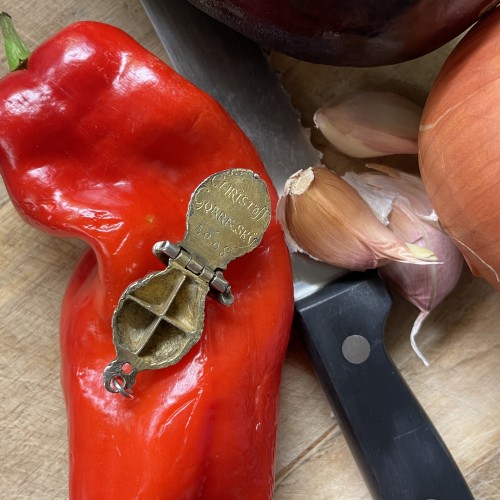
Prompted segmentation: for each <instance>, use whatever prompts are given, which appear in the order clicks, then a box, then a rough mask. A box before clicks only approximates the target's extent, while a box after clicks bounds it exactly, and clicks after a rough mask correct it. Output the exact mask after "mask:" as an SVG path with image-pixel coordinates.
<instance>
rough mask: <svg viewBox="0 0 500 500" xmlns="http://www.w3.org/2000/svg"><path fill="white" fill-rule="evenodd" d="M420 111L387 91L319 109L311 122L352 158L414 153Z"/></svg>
mask: <svg viewBox="0 0 500 500" xmlns="http://www.w3.org/2000/svg"><path fill="white" fill-rule="evenodd" d="M421 114H422V108H421V107H420V106H418V105H417V104H415V103H414V102H412V101H410V100H408V99H406V98H404V97H402V96H400V95H397V94H394V93H391V92H358V93H356V94H353V95H351V96H349V97H348V98H346V99H344V100H342V101H341V102H338V103H336V104H331V105H328V106H325V107H322V108H320V109H318V110H317V111H316V113H315V114H314V123H315V124H316V126H317V127H318V128H319V130H320V131H321V133H322V134H323V135H324V136H325V138H326V139H327V140H328V141H329V142H330V143H331V144H332V145H333V146H335V148H337V149H338V150H339V151H341V152H342V153H344V154H346V155H348V156H351V157H353V158H373V157H377V156H388V155H395V154H417V152H418V146H417V140H418V131H419V124H420V118H421Z"/></svg>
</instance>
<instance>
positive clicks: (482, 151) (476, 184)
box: [419, 8, 500, 290]
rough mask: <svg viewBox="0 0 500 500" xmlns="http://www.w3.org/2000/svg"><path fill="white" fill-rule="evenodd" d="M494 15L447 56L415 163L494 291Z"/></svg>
mask: <svg viewBox="0 0 500 500" xmlns="http://www.w3.org/2000/svg"><path fill="white" fill-rule="evenodd" d="M499 128H500V10H499V9H498V8H497V9H495V10H493V11H492V12H491V13H490V14H489V15H487V16H486V17H485V18H483V19H482V20H480V21H479V22H478V23H477V24H476V25H475V26H474V27H473V28H472V29H471V30H470V31H469V32H468V33H467V34H466V35H465V37H464V38H463V39H462V40H461V41H460V43H459V44H458V45H457V46H456V48H455V49H454V50H453V52H452V53H451V55H450V56H449V58H448V59H447V61H446V62H445V64H444V66H443V68H442V69H441V71H440V73H439V75H438V78H437V80H436V82H435V84H434V85H433V87H432V90H431V92H430V95H429V98H428V100H427V102H426V105H425V108H424V112H423V115H422V121H421V125H420V134H419V164H420V171H421V174H422V180H423V182H424V184H425V187H426V190H427V193H428V195H429V198H430V199H431V203H432V206H433V207H434V209H435V211H436V213H437V215H438V217H439V220H440V222H441V224H442V226H443V228H444V230H445V231H446V232H447V233H448V234H449V235H450V236H451V237H452V239H453V240H454V242H455V244H456V245H457V246H458V248H459V249H460V250H461V251H462V253H463V255H464V257H465V259H466V261H467V263H468V265H469V267H470V269H471V270H472V272H473V273H474V274H475V275H477V276H482V277H483V278H484V279H485V280H487V281H488V283H490V285H492V286H493V288H495V289H497V290H500V140H499V138H498V129H499Z"/></svg>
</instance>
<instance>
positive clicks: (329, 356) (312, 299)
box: [141, 0, 473, 500]
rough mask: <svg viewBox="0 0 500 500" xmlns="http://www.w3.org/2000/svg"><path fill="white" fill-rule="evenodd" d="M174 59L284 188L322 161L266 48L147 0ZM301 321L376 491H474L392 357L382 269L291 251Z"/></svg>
mask: <svg viewBox="0 0 500 500" xmlns="http://www.w3.org/2000/svg"><path fill="white" fill-rule="evenodd" d="M141 3H142V4H143V6H144V9H145V11H146V13H147V15H148V17H149V18H150V20H151V21H152V24H153V26H154V28H155V30H156V32H157V34H158V36H159V38H160V40H161V42H162V44H163V46H164V47H165V49H166V51H167V55H168V56H169V58H170V60H171V62H172V64H173V66H174V68H175V69H176V70H177V71H178V72H179V73H180V74H181V75H183V76H184V77H186V78H187V79H188V80H190V81H191V82H192V83H194V84H195V85H197V86H198V87H200V88H201V89H203V90H204V91H205V92H207V93H208V94H210V95H212V97H214V98H215V99H216V100H217V101H218V102H219V103H220V104H221V105H222V106H223V107H224V108H225V109H226V110H227V111H228V112H229V113H230V114H231V116H232V117H233V119H234V120H235V121H236V122H237V123H238V125H239V126H240V127H241V128H242V129H243V131H244V132H245V133H246V135H247V136H248V137H249V139H250V140H251V141H252V142H253V144H254V145H255V147H256V148H257V150H258V151H259V153H260V155H261V158H262V160H263V162H264V165H265V166H266V170H267V172H268V174H269V175H270V177H271V179H272V180H273V183H274V184H275V186H276V188H277V190H278V192H281V191H282V190H283V186H284V183H285V181H286V179H287V178H288V177H289V176H290V175H291V174H293V173H294V172H296V171H297V170H299V169H301V168H307V167H309V166H314V165H317V164H319V163H320V157H319V153H318V151H316V150H315V149H314V148H313V147H312V145H311V143H310V141H309V137H308V135H307V132H306V131H305V130H304V129H303V128H302V126H301V124H300V121H299V117H298V114H297V113H296V111H295V110H294V109H293V108H292V106H291V103H290V98H289V96H288V95H287V94H286V93H285V92H284V90H283V88H282V87H281V83H280V81H279V78H278V76H277V75H276V73H275V72H274V70H273V69H272V68H271V66H270V65H269V62H268V60H267V57H266V55H265V54H264V52H263V51H262V49H261V48H260V47H258V46H257V45H256V44H254V43H253V42H251V41H250V40H248V39H246V38H244V37H242V36H241V35H239V34H237V33H236V32H234V31H233V30H231V29H229V28H227V27H226V26H224V25H222V24H220V23H219V22H217V21H215V20H213V19H211V18H210V17H209V16H207V15H206V14H204V13H202V12H201V11H199V10H198V9H196V8H195V7H193V6H192V5H191V4H189V3H188V2H187V1H186V0H141ZM291 260H292V267H293V273H294V294H295V300H296V312H297V318H298V324H299V325H300V326H301V334H302V338H303V340H304V343H305V345H306V348H307V351H308V353H309V355H310V357H311V360H312V362H313V365H314V369H315V371H316V373H317V375H318V377H319V379H320V382H321V384H322V387H323V389H324V390H325V393H326V395H327V397H328V400H329V402H330V404H331V406H332V409H333V411H334V414H335V416H336V418H337V420H338V421H339V425H340V427H341V429H342V430H343V432H344V435H345V436H346V439H347V442H348V444H349V447H350V449H351V451H352V453H353V455H354V457H355V458H356V461H357V463H358V466H359V468H360V470H361V473H362V474H363V477H364V479H365V481H366V484H367V486H368V488H369V490H370V492H371V494H372V496H373V497H374V498H386V499H398V500H400V499H406V498H408V499H412V498H415V499H430V498H439V499H445V498H450V499H457V500H459V499H471V498H473V497H472V494H471V493H470V490H469V488H468V486H467V483H466V482H465V480H464V478H463V476H462V474H461V472H460V470H459V468H458V466H457V465H456V463H455V462H454V460H453V458H452V456H451V454H450V452H449V451H448V449H447V448H446V445H445V444H444V442H443V440H442V439H441V437H440V436H439V434H438V432H437V430H436V429H435V427H434V426H433V425H432V423H431V421H430V419H429V418H428V416H427V415H426V413H425V411H424V410H423V409H422V407H421V406H420V404H419V403H418V401H417V400H416V398H415V397H414V395H413V394H412V392H411V390H410V389H409V387H408V386H407V385H406V383H405V381H404V380H403V379H402V377H401V375H400V374H399V372H398V370H397V368H396V367H395V365H394V364H393V362H392V360H391V359H390V357H389V356H388V354H387V352H386V349H385V346H384V342H383V337H384V328H385V322H386V319H387V315H388V313H389V310H390V307H391V299H390V296H389V294H388V292H387V290H386V288H385V286H384V284H383V283H382V282H381V280H380V279H379V278H378V275H377V273H376V272H367V273H349V274H347V276H346V271H344V270H340V269H338V268H335V267H333V266H328V265H326V264H321V263H318V262H316V261H314V260H312V259H309V258H307V257H305V256H301V255H297V254H291Z"/></svg>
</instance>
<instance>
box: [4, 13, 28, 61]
mask: <svg viewBox="0 0 500 500" xmlns="http://www.w3.org/2000/svg"><path fill="white" fill-rule="evenodd" d="M0 28H1V30H2V36H3V41H4V44H5V52H6V53H7V62H8V64H9V69H10V71H16V70H18V69H26V67H27V62H28V57H29V55H30V51H29V50H28V47H26V45H25V44H24V42H23V41H22V40H21V38H20V37H19V35H18V34H17V31H16V29H15V28H14V24H13V23H12V18H11V17H10V16H9V14H7V13H6V12H2V13H1V14H0Z"/></svg>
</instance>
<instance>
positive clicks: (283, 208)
mask: <svg viewBox="0 0 500 500" xmlns="http://www.w3.org/2000/svg"><path fill="white" fill-rule="evenodd" d="M278 217H279V219H280V221H281V223H282V225H283V228H284V230H285V235H286V236H287V240H288V243H289V246H290V249H291V250H292V251H300V252H304V253H307V254H308V255H310V256H311V257H313V258H315V259H317V260H321V261H324V262H327V263H329V264H332V265H335V266H338V267H343V268H346V269H351V270H365V269H373V268H376V267H379V266H381V265H384V264H387V263H388V262H390V261H399V262H407V263H413V264H429V263H436V261H437V258H436V256H435V255H434V253H433V252H432V251H430V250H428V249H426V248H423V247H421V246H418V245H414V244H411V243H405V242H404V241H403V240H402V239H400V238H399V237H397V236H396V235H395V234H394V233H393V232H392V231H391V230H390V229H388V228H387V227H385V225H384V224H383V223H382V222H380V221H379V220H378V219H377V217H376V216H375V215H374V214H373V212H372V210H371V209H370V207H369V206H368V205H367V203H366V202H365V201H364V200H363V199H362V198H361V197H360V196H359V194H358V193H357V192H356V191H355V190H354V189H353V188H352V187H351V186H350V185H349V184H348V183H347V182H345V181H344V180H342V179H341V178H340V177H338V176H337V175H336V174H335V173H334V172H332V171H331V170H329V169H328V168H326V167H314V168H308V169H307V170H300V171H299V172H297V173H296V174H294V175H293V176H292V177H290V179H288V181H287V183H286V186H285V192H284V194H283V196H282V197H281V198H280V201H279V203H278Z"/></svg>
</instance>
